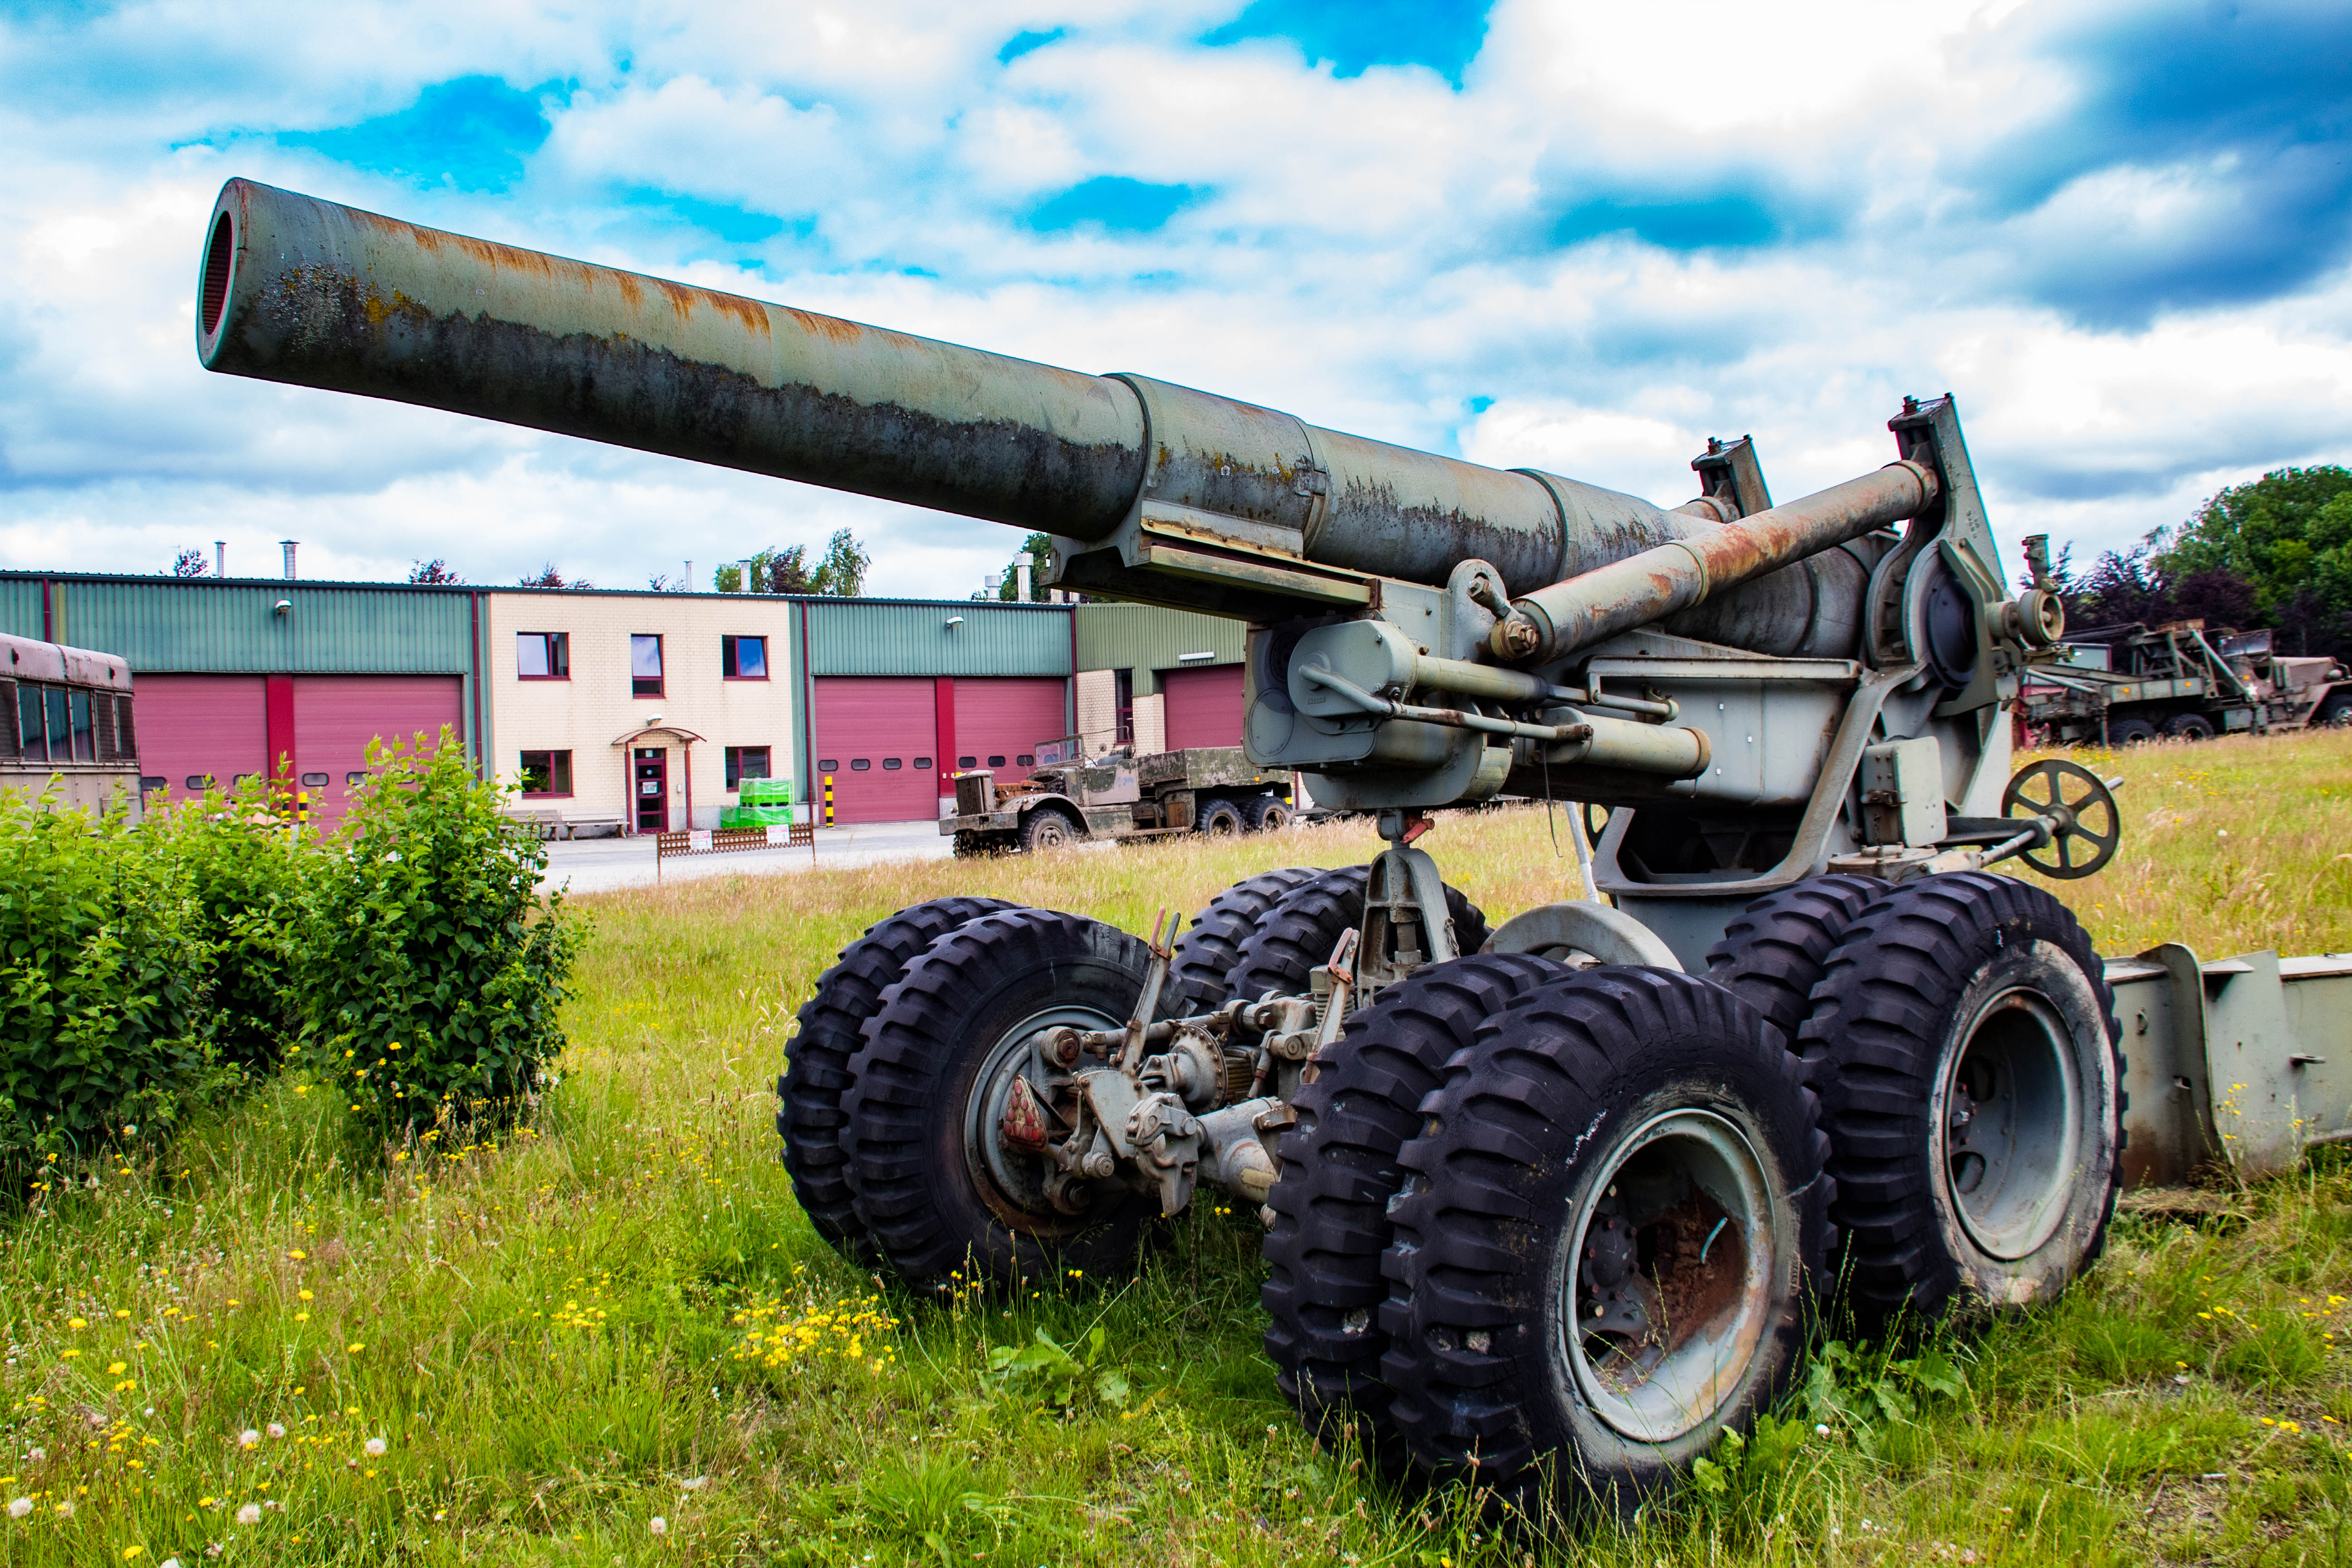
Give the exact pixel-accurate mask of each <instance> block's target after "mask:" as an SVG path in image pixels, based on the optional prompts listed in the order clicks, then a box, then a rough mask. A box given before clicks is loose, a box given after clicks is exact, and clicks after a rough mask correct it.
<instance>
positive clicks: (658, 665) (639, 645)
mask: <svg viewBox="0 0 2352 1568" xmlns="http://www.w3.org/2000/svg"><path fill="white" fill-rule="evenodd" d="M661 694H662V662H661V638H660V637H644V636H638V637H631V638H630V639H629V695H630V696H632V697H659V696H660V695H661Z"/></svg>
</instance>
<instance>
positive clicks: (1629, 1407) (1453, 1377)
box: [1381, 965, 1832, 1521]
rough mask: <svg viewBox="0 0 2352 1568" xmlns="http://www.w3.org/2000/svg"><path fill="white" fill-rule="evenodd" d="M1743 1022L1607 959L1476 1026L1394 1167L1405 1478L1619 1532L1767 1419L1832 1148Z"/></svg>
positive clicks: (1390, 1307) (1392, 1253)
mask: <svg viewBox="0 0 2352 1568" xmlns="http://www.w3.org/2000/svg"><path fill="white" fill-rule="evenodd" d="M1800 1074H1801V1069H1800V1068H1799V1065H1798V1063H1797V1060H1796V1058H1794V1057H1793V1056H1791V1055H1790V1052H1789V1051H1788V1050H1787V1048H1786V1047H1783V1046H1782V1044H1781V1043H1780V1041H1779V1040H1778V1039H1776V1038H1774V1037H1773V1035H1772V1031H1771V1030H1770V1029H1769V1027H1767V1026H1766V1025H1765V1022H1764V1019H1763V1016H1762V1015H1761V1014H1759V1013H1758V1012H1757V1011H1756V1010H1755V1009H1754V1008H1753V1007H1750V1006H1749V1005H1748V1004H1747V1003H1745V1002H1743V1001H1741V1000H1740V999H1739V998H1738V997H1737V996H1735V995H1733V994H1731V993H1730V992H1728V991H1727V990H1724V989H1723V988H1722V987H1720V986H1717V985H1713V984H1708V983H1707V982H1706V981H1704V980H1700V979H1697V978H1696V977H1694V976H1691V975H1686V974H1682V973H1675V972H1674V971H1671V970H1663V969H1643V968H1634V967H1631V966H1615V965H1612V966H1605V967H1602V968H1599V969H1591V970H1586V971H1584V972H1582V973H1576V974H1572V975H1570V976H1568V977H1566V978H1564V979H1559V980H1555V981H1553V982H1551V983H1549V984H1545V985H1542V986H1540V987H1538V989H1537V990H1535V991H1534V992H1533V993H1532V994H1529V995H1528V997H1527V998H1526V999H1524V1000H1523V1001H1521V1002H1520V1003H1519V1004H1518V1005H1517V1006H1515V1007H1513V1008H1511V1009H1510V1010H1509V1011H1507V1012H1505V1013H1503V1014H1501V1015H1500V1016H1496V1017H1493V1018H1489V1019H1488V1020H1487V1021H1486V1023H1485V1024H1483V1025H1482V1026H1480V1027H1479V1029H1478V1032H1477V1035H1476V1037H1475V1039H1474V1040H1473V1042H1472V1043H1471V1045H1470V1046H1469V1047H1467V1048H1465V1050H1463V1051H1462V1052H1461V1053H1460V1054H1459V1055H1457V1056H1456V1057H1455V1058H1454V1059H1453V1061H1452V1063H1451V1064H1450V1065H1449V1066H1448V1067H1447V1068H1446V1073H1445V1082H1444V1086H1443V1087H1441V1088H1440V1089H1436V1090H1435V1091H1434V1092H1433V1093H1432V1094H1430V1095H1429V1096H1428V1097H1427V1098H1426V1099H1424V1100H1423V1101H1422V1103H1421V1108H1420V1115H1421V1120H1422V1124H1423V1131H1422V1134H1421V1136H1420V1137H1418V1138H1415V1139H1414V1140H1413V1141H1412V1142H1409V1143H1407V1144H1406V1145H1405V1146H1404V1148H1403V1149H1402V1152H1400V1154H1399V1157H1398V1158H1399V1163H1400V1164H1401V1165H1402V1168H1403V1171H1404V1175H1405V1181H1404V1185H1403V1188H1402V1191H1401V1192H1400V1193H1399V1194H1398V1196H1397V1197H1396V1199H1395V1200H1394V1201H1393V1203H1392V1204H1391V1215H1392V1218H1393V1223H1394V1225H1395V1227H1396V1236H1395V1240H1394V1242H1393V1243H1392V1244H1391V1246H1390V1247H1389V1249H1388V1252H1387V1255H1386V1256H1385V1258H1383V1259H1382V1263H1381V1268H1382V1270H1383V1272H1384V1273H1385V1274H1386V1276H1387V1278H1388V1279H1389V1282H1390V1294H1389V1300H1388V1301H1387V1302H1386V1303H1385V1305H1383V1307H1382V1308H1381V1327H1382V1328H1383V1329H1384V1330H1386V1331H1387V1333H1388V1336H1389V1349H1388V1352H1387V1353H1386V1354H1385V1355H1384V1356H1383V1357H1382V1358H1381V1373H1382V1376H1383V1379H1384V1381H1385V1382H1386V1383H1387V1384H1388V1385H1389V1387H1390V1388H1391V1390H1392V1391H1393V1397H1392V1399H1391V1403H1390V1405H1389V1413H1390V1417H1391V1420H1392V1421H1393V1422H1394V1423H1395V1426H1396V1428H1397V1431H1398V1432H1399V1434H1400V1435H1401V1436H1402V1439H1403V1442H1404V1444H1405V1446H1406V1447H1407V1448H1408V1450H1409V1451H1410V1452H1411V1455H1412V1459H1413V1462H1414V1464H1415V1465H1416V1466H1417V1467H1418V1468H1423V1469H1425V1470H1427V1471H1430V1472H1433V1474H1434V1475H1435V1476H1437V1477H1439V1478H1444V1479H1452V1478H1456V1477H1459V1478H1465V1479H1473V1480H1475V1483H1476V1484H1478V1485H1479V1486H1481V1487H1486V1488H1491V1489H1493V1490H1494V1491H1495V1493H1496V1495H1497V1496H1498V1497H1499V1498H1500V1499H1501V1500H1504V1501H1506V1502H1507V1503H1511V1504H1514V1505H1516V1506H1517V1508H1518V1509H1519V1510H1522V1511H1523V1512H1524V1513H1526V1514H1527V1515H1528V1516H1530V1517H1532V1518H1534V1519H1537V1520H1539V1521H1540V1520H1544V1519H1547V1518H1550V1517H1557V1516H1558V1515H1559V1514H1561V1513H1566V1512H1570V1511H1577V1510H1579V1505H1580V1504H1585V1503H1588V1502H1596V1501H1597V1502H1599V1503H1601V1505H1603V1506H1605V1507H1609V1508H1612V1509H1613V1510H1615V1511H1616V1512H1617V1513H1618V1514H1620V1515H1621V1516H1622V1515H1626V1514H1630V1513H1631V1511H1632V1510H1633V1508H1634V1507H1636V1506H1637V1505H1638V1504H1640V1503H1641V1502H1643V1501H1644V1500H1650V1499H1653V1498H1655V1497H1656V1496H1658V1495H1659V1494H1660V1493H1662V1492H1664V1491H1665V1490H1667V1489H1670V1488H1671V1487H1673V1486H1674V1485H1675V1483H1676V1482H1677V1481H1678V1480H1679V1479H1680V1478H1681V1477H1682V1475H1683V1474H1684V1472H1685V1471H1686V1470H1687V1469H1688V1468H1689V1467H1690V1465H1691V1463H1692V1462H1693V1461H1694V1460H1696V1458H1699V1456H1701V1455H1702V1454H1704V1453H1706V1451H1707V1449H1709V1448H1710V1447H1713V1446H1714V1445H1715V1443H1716V1441H1717V1438H1718V1437H1720V1436H1722V1434H1723V1433H1724V1431H1725V1430H1726V1429H1727V1428H1739V1427H1744V1426H1748V1424H1749V1423H1750V1422H1752V1421H1753V1420H1754V1419H1755V1417H1756V1415H1758V1413H1759V1412H1760V1411H1763V1410H1765V1409H1767V1408H1769V1406H1770V1405H1771V1404H1772V1403H1773V1402H1774V1401H1775V1400H1776V1399H1778V1398H1779V1397H1780V1395H1781V1394H1783V1393H1784V1392H1786V1391H1787V1389H1788V1388H1789V1387H1790V1384H1792V1383H1793V1382H1794V1380H1795V1378H1796V1376H1797V1374H1798V1373H1799V1370H1800V1368H1801V1363H1802V1362H1803V1358H1804V1350H1805V1342H1806V1339H1807V1336H1808V1334H1809V1332H1810V1330H1811V1300H1812V1298H1813V1296H1814V1293H1815V1292H1816V1291H1818V1290H1820V1289H1822V1286H1823V1284H1824V1283H1825V1279H1826V1275H1825V1268H1824V1262H1825V1258H1826V1254H1827V1250H1828V1241H1827V1235H1828V1226H1829V1217H1828V1209H1829V1204H1830V1198H1831V1196H1832V1184H1830V1183H1829V1182H1828V1181H1827V1180H1826V1179H1825V1178H1824V1176H1823V1173H1822V1163H1823V1161H1824V1159H1825V1158H1826V1157H1827V1155H1828V1142H1827V1140H1825V1139H1824V1138H1823V1137H1822V1134H1821V1131H1820V1129H1819V1127H1818V1126H1817V1125H1816V1120H1815V1119H1816V1103H1815V1101H1814V1100H1813V1098H1812V1096H1811V1093H1810V1092H1809V1091H1808V1090H1807V1089H1806V1088H1805V1086H1804V1083H1803V1082H1802V1080H1801V1076H1800Z"/></svg>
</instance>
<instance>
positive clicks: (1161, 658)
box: [1076, 605, 1249, 697]
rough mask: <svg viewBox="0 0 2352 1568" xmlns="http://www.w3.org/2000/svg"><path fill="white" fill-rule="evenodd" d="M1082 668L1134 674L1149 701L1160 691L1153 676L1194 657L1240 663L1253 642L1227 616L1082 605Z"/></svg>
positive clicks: (1244, 628) (1206, 661)
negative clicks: (1190, 655) (1188, 656)
mask: <svg viewBox="0 0 2352 1568" xmlns="http://www.w3.org/2000/svg"><path fill="white" fill-rule="evenodd" d="M1076 614H1077V617H1078V626H1077V633H1078V668H1080V669H1131V670H1133V671H1134V672H1135V695H1137V696H1138V697H1148V696H1150V695H1151V693H1152V692H1154V691H1156V690H1157V689H1159V683H1158V681H1157V680H1156V679H1155V678H1154V676H1153V674H1152V672H1153V671H1154V670H1160V669H1175V668H1180V667H1181V660H1182V659H1183V657H1184V656H1185V655H1186V654H1188V653H1213V654H1215V655H1216V656H1217V657H1216V658H1213V659H1195V660H1194V661H1193V662H1194V663H1195V664H1202V665H1208V664H1238V663H1240V662H1241V658H1242V654H1243V650H1244V647H1246V646H1247V643H1248V639H1249V628H1248V627H1247V626H1244V625H1243V624H1242V623H1241V622H1239V621H1229V620H1227V619H1225V618H1224V617H1223V616H1203V615H1198V614H1195V613H1194V612H1192V611H1190V610H1163V609H1160V608H1158V607H1157V606H1155V605H1079V606H1077V611H1076Z"/></svg>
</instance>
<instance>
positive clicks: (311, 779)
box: [302, 773, 327, 789]
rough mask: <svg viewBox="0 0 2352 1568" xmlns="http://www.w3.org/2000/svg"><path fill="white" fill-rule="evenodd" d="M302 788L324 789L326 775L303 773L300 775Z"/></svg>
mask: <svg viewBox="0 0 2352 1568" xmlns="http://www.w3.org/2000/svg"><path fill="white" fill-rule="evenodd" d="M302 787H303V788H304V789H324V788H326V787H327V775H326V774H324V773H304V774H303V775H302Z"/></svg>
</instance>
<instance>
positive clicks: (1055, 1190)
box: [963, 1006, 1118, 1232]
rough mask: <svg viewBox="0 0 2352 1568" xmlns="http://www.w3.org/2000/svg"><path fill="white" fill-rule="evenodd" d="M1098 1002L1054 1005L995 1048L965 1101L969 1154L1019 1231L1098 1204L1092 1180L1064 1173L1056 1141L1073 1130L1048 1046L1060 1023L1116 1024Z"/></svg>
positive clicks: (1051, 1226)
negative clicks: (1061, 1105) (1093, 1201)
mask: <svg viewBox="0 0 2352 1568" xmlns="http://www.w3.org/2000/svg"><path fill="white" fill-rule="evenodd" d="M1116 1027H1118V1022H1117V1021H1116V1020H1114V1019H1112V1018H1109V1017H1108V1016H1104V1015H1103V1014H1101V1013H1098V1012H1097V1011H1095V1010H1094V1009H1093V1008H1091V1007H1071V1006H1062V1007H1049V1008H1046V1009H1045V1010H1044V1011H1042V1012H1038V1013H1034V1014H1032V1015H1031V1016H1028V1017H1026V1018H1024V1019H1022V1020H1021V1021H1020V1022H1019V1023H1017V1024H1015V1025H1013V1026H1012V1027H1011V1028H1010V1029H1007V1030H1006V1031H1005V1032H1004V1033H1003V1035H1002V1036H1001V1037H999V1038H998V1039H997V1042H996V1044H995V1045H993V1046H992V1047H990V1048H989V1052H988V1055H987V1056H986V1058H983V1059H982V1063H981V1067H980V1072H979V1074H978V1075H977V1076H976V1077H975V1078H974V1079H972V1089H971V1099H970V1100H969V1101H968V1102H967V1103H966V1105H965V1108H964V1138H963V1147H964V1161H965V1163H966V1166H967V1168H968V1169H969V1170H970V1172H971V1178H972V1184H973V1186H974V1187H975V1188H976V1189H977V1190H978V1192H979V1193H980V1194H981V1197H982V1201H984V1202H985V1203H986V1204H987V1205H988V1206H989V1209H990V1210H991V1212H992V1213H994V1214H995V1215H996V1216H997V1217H998V1218H999V1219H1002V1220H1003V1222H1004V1223H1005V1224H1006V1225H1008V1226H1013V1228H1014V1229H1016V1230H1024V1231H1031V1232H1057V1231H1062V1230H1066V1229H1068V1228H1070V1220H1071V1216H1074V1215H1083V1214H1084V1213H1085V1212H1086V1211H1087V1209H1088V1208H1089V1207H1091V1206H1092V1205H1090V1204H1089V1203H1088V1202H1087V1191H1086V1184H1084V1183H1080V1182H1071V1181H1067V1180H1064V1179H1061V1178H1062V1177H1063V1175H1064V1173H1063V1172H1062V1171H1061V1169H1060V1165H1059V1163H1058V1162H1056V1161H1055V1159H1054V1157H1053V1154H1052V1152H1051V1144H1052V1140H1053V1139H1054V1138H1055V1136H1056V1135H1057V1134H1059V1133H1061V1132H1064V1131H1067V1129H1066V1128H1065V1127H1063V1126H1062V1125H1061V1119H1060V1117H1059V1115H1058V1114H1057V1113H1056V1111H1055V1100H1056V1098H1057V1095H1056V1089H1055V1083H1054V1081H1053V1074H1052V1071H1051V1069H1050V1068H1049V1066H1048V1058H1047V1055H1046V1052H1045V1047H1046V1045H1047V1044H1048V1043H1049V1042H1050V1040H1051V1039H1052V1038H1053V1037H1054V1035H1055V1032H1056V1031H1057V1030H1060V1029H1063V1028H1072V1029H1080V1030H1093V1029H1103V1028H1116Z"/></svg>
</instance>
